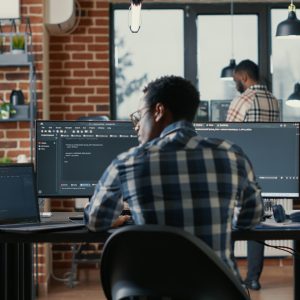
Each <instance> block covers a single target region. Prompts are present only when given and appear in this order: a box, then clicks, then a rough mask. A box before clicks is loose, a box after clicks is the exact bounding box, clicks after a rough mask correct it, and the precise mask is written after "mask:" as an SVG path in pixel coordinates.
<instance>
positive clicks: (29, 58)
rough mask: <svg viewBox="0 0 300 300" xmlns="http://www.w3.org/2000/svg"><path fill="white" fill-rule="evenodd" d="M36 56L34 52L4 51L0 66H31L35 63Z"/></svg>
mask: <svg viewBox="0 0 300 300" xmlns="http://www.w3.org/2000/svg"><path fill="white" fill-rule="evenodd" d="M33 62H34V56H33V54H26V53H21V54H12V53H9V52H8V53H3V54H0V66H1V67H22V66H29V65H31V64H33Z"/></svg>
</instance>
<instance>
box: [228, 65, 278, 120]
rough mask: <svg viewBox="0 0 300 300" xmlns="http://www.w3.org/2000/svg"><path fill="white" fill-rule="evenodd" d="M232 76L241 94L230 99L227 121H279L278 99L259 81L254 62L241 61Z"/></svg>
mask: <svg viewBox="0 0 300 300" xmlns="http://www.w3.org/2000/svg"><path fill="white" fill-rule="evenodd" d="M233 78H234V81H235V83H236V89H237V90H238V91H239V92H240V93H241V95H240V96H238V97H236V98H235V99H233V100H232V102H231V104H230V106H229V109H228V113H227V119H226V121H227V122H276V121H279V117H280V114H279V104H278V100H277V99H276V98H275V97H274V96H273V95H272V94H271V93H270V92H269V91H268V89H267V87H266V86H265V85H262V84H260V83H259V69H258V66H257V65H256V64H255V63H254V62H252V61H251V60H243V61H241V62H240V63H239V64H238V65H237V66H236V67H235V71H234V77H233Z"/></svg>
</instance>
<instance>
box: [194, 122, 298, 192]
mask: <svg viewBox="0 0 300 300" xmlns="http://www.w3.org/2000/svg"><path fill="white" fill-rule="evenodd" d="M195 128H196V131H197V132H198V134H200V135H201V136H203V137H208V138H219V139H227V140H229V141H232V142H233V143H235V144H237V145H238V146H240V147H241V148H242V149H243V151H244V152H245V153H246V155H247V156H248V157H249V159H250V161H251V163H252V165H253V167H254V171H255V174H256V177H257V181H258V183H259V185H260V186H261V189H262V196H263V197H268V198H299V123H234V122H233V123H219V122H218V123H217V122H216V123H197V124H195Z"/></svg>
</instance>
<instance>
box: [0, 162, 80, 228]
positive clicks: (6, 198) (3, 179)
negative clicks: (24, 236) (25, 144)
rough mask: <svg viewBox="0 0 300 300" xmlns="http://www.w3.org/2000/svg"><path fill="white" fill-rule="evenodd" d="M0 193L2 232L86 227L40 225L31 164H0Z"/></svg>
mask: <svg viewBox="0 0 300 300" xmlns="http://www.w3.org/2000/svg"><path fill="white" fill-rule="evenodd" d="M0 192H1V201H0V231H18V232H19V231H24V232H27V231H28V232H33V231H41V230H43V231H44V230H60V229H70V228H80V227H84V224H83V222H81V223H79V222H77V223H74V222H70V221H66V222H43V223H42V222H41V220H40V213H39V207H38V198H37V195H36V186H35V177H34V171H33V165H32V164H7V165H3V164H0Z"/></svg>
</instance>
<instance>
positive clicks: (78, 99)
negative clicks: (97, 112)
mask: <svg viewBox="0 0 300 300" xmlns="http://www.w3.org/2000/svg"><path fill="white" fill-rule="evenodd" d="M64 101H65V102H66V103H85V99H84V98H83V97H75V96H72V97H65V99H64Z"/></svg>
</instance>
